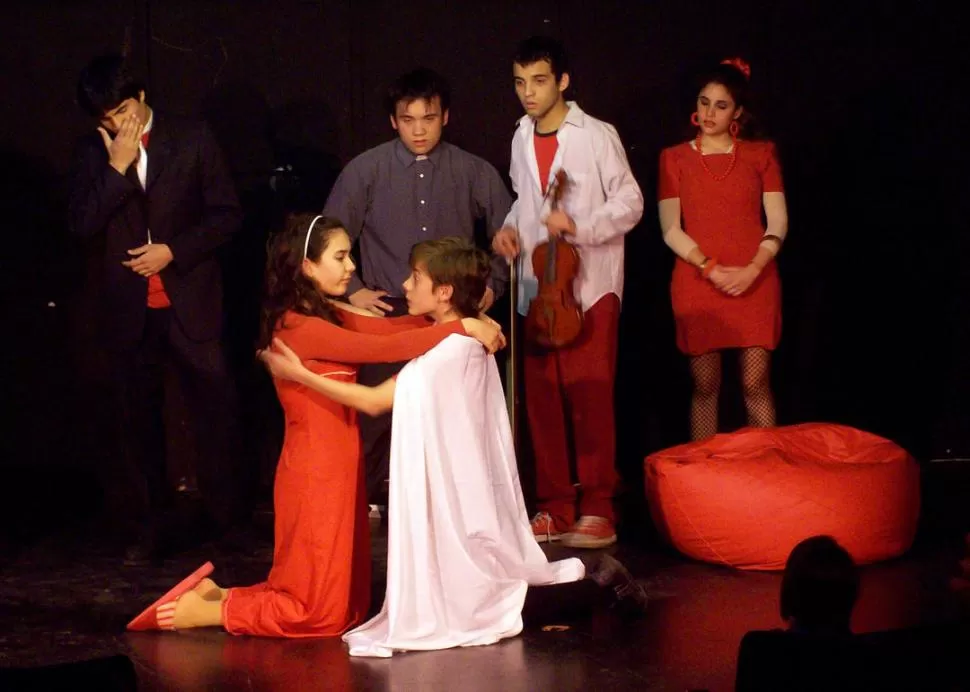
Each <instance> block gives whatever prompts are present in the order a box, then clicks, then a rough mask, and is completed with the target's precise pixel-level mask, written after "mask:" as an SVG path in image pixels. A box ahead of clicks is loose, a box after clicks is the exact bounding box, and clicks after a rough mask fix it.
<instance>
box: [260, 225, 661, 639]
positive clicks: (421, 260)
mask: <svg viewBox="0 0 970 692" xmlns="http://www.w3.org/2000/svg"><path fill="white" fill-rule="evenodd" d="M411 267H412V273H411V275H410V277H409V278H408V279H407V281H406V282H405V284H404V288H405V292H406V295H407V300H408V307H409V311H410V313H411V314H412V315H428V316H430V317H432V318H433V319H434V320H435V321H436V322H439V323H440V322H446V321H450V320H454V319H460V318H461V317H463V316H465V315H477V314H478V305H479V304H480V301H481V298H482V296H483V295H484V292H485V286H486V281H487V278H488V272H489V262H488V257H487V256H486V255H485V253H483V252H482V251H481V250H478V249H477V248H475V247H474V246H473V245H471V244H470V243H468V242H467V241H464V240H460V239H457V238H446V239H442V240H435V241H427V242H424V243H419V244H418V245H416V246H415V247H414V248H413V249H412V253H411ZM275 348H276V351H277V352H276V353H270V354H267V355H265V356H264V360H266V362H267V363H268V364H269V366H270V368H271V369H272V370H273V373H274V374H275V375H277V376H281V377H285V378H289V379H294V380H297V381H299V382H302V383H303V384H306V385H307V386H310V387H312V388H314V389H316V390H317V391H319V392H321V393H322V394H324V395H326V396H328V397H330V398H332V399H334V400H335V401H338V402H340V403H342V404H345V405H348V406H351V407H353V408H356V409H358V410H360V411H362V412H364V413H368V414H377V413H381V412H383V411H386V410H389V409H390V408H391V407H392V406H393V408H394V410H395V415H394V420H393V427H392V431H391V464H390V467H391V469H390V494H389V505H388V511H389V529H388V531H389V534H388V559H387V570H388V574H387V592H386V595H385V599H384V606H383V608H382V609H381V611H380V613H379V614H378V615H377V616H375V617H374V618H373V619H371V620H370V621H368V622H366V623H364V624H363V625H361V626H360V627H357V628H356V629H354V630H352V631H350V632H348V633H347V634H345V635H344V641H346V642H347V644H348V645H349V647H350V654H351V655H352V656H379V657H387V656H391V655H392V653H393V652H394V651H406V650H429V649H444V648H449V647H454V646H480V645H485V644H492V643H494V642H497V641H499V640H501V639H503V638H506V637H512V636H515V635H517V634H518V633H519V632H521V631H522V609H523V605H524V603H525V598H526V592H527V589H528V586H529V585H546V584H562V583H566V582H574V581H578V580H581V579H583V577H584V576H586V568H585V566H584V563H583V561H581V560H580V559H578V558H568V559H565V560H560V561H556V562H549V561H548V560H547V559H546V556H545V554H544V553H543V552H542V549H541V548H540V547H539V544H538V543H536V541H535V538H534V537H533V535H532V530H531V527H530V525H529V518H528V515H527V513H526V508H525V503H524V500H523V496H522V489H521V486H520V485H519V478H518V469H517V466H516V460H515V452H514V447H513V444H512V435H511V428H510V425H509V419H508V412H507V410H506V408H505V397H504V394H503V391H502V385H501V381H500V379H499V375H498V369H497V367H496V364H495V359H494V357H493V356H490V355H488V354H487V353H486V352H485V351H484V350H483V349H482V347H481V345H480V344H479V343H478V342H476V341H475V340H473V339H470V338H468V337H463V336H458V335H452V336H450V337H448V338H447V339H445V340H444V341H443V342H442V343H440V344H439V345H438V346H436V347H435V348H434V349H432V350H431V351H429V352H428V353H427V354H425V355H424V356H421V357H420V358H417V359H415V360H413V361H411V362H410V363H409V364H408V365H407V366H406V367H405V368H404V369H403V370H402V371H401V372H400V374H399V375H398V377H397V378H396V380H395V379H391V380H388V381H386V382H384V383H383V384H381V385H378V386H377V387H367V386H364V385H357V384H350V383H345V382H336V381H332V380H329V379H327V378H325V377H322V376H319V375H315V374H313V373H311V372H310V371H309V370H307V369H305V368H304V367H303V366H302V365H301V364H299V360H298V359H296V357H295V355H293V354H292V352H290V351H289V350H288V349H287V348H286V347H285V345H284V344H282V343H276V344H275ZM595 572H596V573H595V574H592V575H590V576H591V577H592V578H593V579H595V581H596V582H597V583H598V584H600V585H609V586H613V585H614V582H619V587H618V591H617V593H618V595H620V596H621V597H622V596H623V595H625V594H624V593H622V591H623V590H624V589H625V590H626V591H627V592H629V591H630V590H631V589H632V590H633V591H637V593H634V594H632V595H633V600H636V601H642V603H645V601H646V596H645V594H644V593H643V592H642V587H639V585H637V584H636V583H635V581H634V580H633V579H632V577H630V575H629V573H628V572H626V570H625V569H623V567H622V566H621V565H619V563H617V562H616V561H615V560H612V559H611V558H608V557H603V556H601V557H600V558H599V564H598V565H597V569H596V570H595Z"/></svg>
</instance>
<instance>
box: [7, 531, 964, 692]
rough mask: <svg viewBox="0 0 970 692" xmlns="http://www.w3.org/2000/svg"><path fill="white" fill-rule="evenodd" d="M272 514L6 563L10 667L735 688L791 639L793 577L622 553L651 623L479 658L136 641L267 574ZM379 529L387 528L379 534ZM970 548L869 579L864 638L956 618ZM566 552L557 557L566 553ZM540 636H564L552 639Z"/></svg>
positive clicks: (53, 546) (276, 684) (605, 622)
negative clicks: (164, 613) (177, 605)
mask: <svg viewBox="0 0 970 692" xmlns="http://www.w3.org/2000/svg"><path fill="white" fill-rule="evenodd" d="M270 524H271V518H270V517H269V515H264V516H262V517H261V518H260V520H259V521H258V522H257V523H256V524H255V525H254V526H253V527H252V528H250V529H249V530H247V531H246V532H245V534H244V535H242V536H237V537H236V540H237V542H239V544H240V545H245V546H248V547H247V548H246V549H245V550H234V551H231V552H230V551H229V550H228V549H225V548H223V549H222V550H221V551H220V550H216V549H214V548H212V547H208V548H206V547H202V548H198V549H195V550H193V551H191V552H189V553H187V554H184V555H181V556H179V557H178V558H177V559H172V560H168V561H166V562H165V563H164V564H163V565H162V566H161V567H155V568H152V567H147V566H146V567H130V566H124V565H123V564H122V563H121V562H120V561H119V560H118V559H117V558H116V557H114V556H112V554H111V551H110V550H108V549H107V547H105V546H102V545H101V544H100V543H99V541H98V540H97V536H96V535H95V532H96V531H97V529H93V528H86V527H83V526H79V527H76V528H74V529H72V530H68V531H64V532H61V533H59V534H57V535H53V536H48V537H46V538H43V539H41V540H37V541H34V542H33V544H32V545H28V546H22V547H21V548H19V549H18V550H14V551H7V554H6V555H5V556H4V559H3V571H2V582H0V613H2V615H0V668H2V667H22V666H46V665H51V664H55V663H61V662H69V661H78V660H83V659H90V658H96V657H103V656H108V655H110V654H114V653H124V654H127V655H128V656H130V657H131V659H132V660H133V661H134V663H135V667H136V670H137V674H138V679H139V688H140V689H144V690H237V689H245V690H286V692H297V691H301V690H340V689H350V690H463V691H466V692H472V691H476V690H482V691H484V690H488V691H492V690H500V691H501V692H517V691H519V690H529V691H532V690H679V691H683V690H699V689H708V690H730V689H732V688H733V682H734V673H735V664H736V658H737V648H738V643H739V641H740V639H741V637H742V635H743V634H744V633H745V632H746V631H748V630H751V629H757V628H771V627H778V626H780V625H781V622H780V620H779V617H778V611H777V602H778V587H779V582H780V575H778V574H759V573H742V572H735V571H731V570H727V569H720V568H716V567H712V566H707V565H702V564H696V563H691V562H688V561H687V560H685V559H682V558H680V557H678V556H676V555H673V554H670V553H669V552H666V551H664V550H663V549H662V548H659V547H654V548H649V547H642V546H641V547H637V546H632V545H623V546H621V547H620V548H619V549H618V550H617V551H616V554H617V555H618V556H619V557H621V559H623V560H624V561H626V562H627V564H628V565H629V566H630V568H631V570H633V571H634V572H635V573H636V574H637V575H638V576H641V577H643V578H644V579H645V580H646V581H647V582H648V584H649V586H650V589H651V592H652V594H653V596H654V600H653V602H652V603H651V606H650V610H649V613H648V614H647V615H646V616H645V617H643V618H642V619H640V620H637V621H633V622H630V621H627V620H624V619H622V618H620V617H619V616H618V615H617V614H616V613H615V612H613V611H609V610H602V611H597V612H593V613H591V614H589V615H586V616H581V617H578V619H572V620H559V619H552V618H550V619H549V621H548V622H546V623H533V624H532V625H530V626H527V628H526V630H525V631H524V632H523V634H522V635H521V636H519V637H517V638H515V639H513V640H509V641H505V642H502V643H499V644H497V645H494V646H489V647H484V648H477V649H459V650H450V651H441V652H426V653H411V654H401V655H398V656H395V657H394V658H393V659H390V660H362V659H350V658H349V657H348V656H347V655H346V653H345V651H344V648H343V645H342V644H341V642H340V641H339V640H309V641H275V640H267V639H256V638H247V637H232V636H229V635H227V634H224V633H222V632H219V631H194V632H184V633H165V634H160V633H142V634H137V635H136V634H125V633H124V624H125V622H126V621H127V620H128V619H129V618H130V617H131V616H132V615H133V614H135V613H136V612H138V611H139V610H140V609H141V608H142V607H144V606H145V605H147V604H148V603H150V602H151V601H152V600H153V599H154V598H156V597H157V596H158V595H160V594H161V593H162V592H163V591H164V590H166V589H167V588H168V587H170V586H171V585H172V584H174V583H175V582H176V581H178V580H179V579H181V578H182V577H183V576H184V575H185V574H187V573H188V572H190V571H191V570H192V569H194V568H195V567H196V566H198V564H200V563H201V562H203V561H204V560H206V559H211V560H212V561H213V562H214V563H215V564H216V573H215V575H214V576H215V578H216V579H217V581H219V583H221V584H227V585H232V584H248V583H251V582H254V581H258V580H260V579H261V578H263V577H264V576H265V574H266V571H267V569H268V567H269V564H270V558H271V551H272V536H271V530H270ZM375 526H376V525H375ZM960 547H961V546H960V536H959V534H958V533H956V532H954V533H953V535H952V536H946V535H943V534H938V535H937V536H936V537H935V538H933V539H932V540H930V539H927V538H925V537H924V538H921V539H920V540H919V541H918V542H917V545H916V546H915V547H914V549H913V550H912V551H911V552H910V553H909V554H908V555H907V556H906V557H904V558H902V559H899V560H895V561H892V562H889V563H884V564H880V565H874V566H870V567H866V568H865V569H864V571H863V588H862V597H861V601H860V603H859V605H858V608H857V610H856V616H855V619H854V628H855V630H856V631H858V632H866V631H874V630H880V629H889V628H900V627H907V626H910V625H916V624H929V623H939V622H945V621H950V620H952V619H953V618H954V617H955V616H956V615H957V614H959V613H960V612H961V608H962V607H964V606H965V604H961V603H960V602H959V601H958V600H957V599H956V597H955V596H954V595H953V594H952V593H950V592H949V591H948V590H947V588H946V582H947V579H948V578H949V577H950V576H951V575H952V574H953V573H954V571H955V569H956V561H957V560H958V559H959V557H960ZM374 549H375V563H376V565H377V567H378V568H379V569H378V570H377V575H378V576H377V578H376V579H375V585H374V586H375V590H376V591H377V592H378V593H382V592H383V585H382V584H381V583H378V580H383V574H382V572H383V563H384V559H385V555H386V533H385V532H384V531H383V530H381V529H380V527H376V531H375V538H374ZM564 552H565V551H564V550H563V549H560V548H557V549H555V550H554V551H553V553H551V554H554V555H555V556H559V555H562V554H563V553H564ZM542 624H549V625H556V624H566V625H568V626H569V629H567V630H565V631H545V630H544V629H543V628H542Z"/></svg>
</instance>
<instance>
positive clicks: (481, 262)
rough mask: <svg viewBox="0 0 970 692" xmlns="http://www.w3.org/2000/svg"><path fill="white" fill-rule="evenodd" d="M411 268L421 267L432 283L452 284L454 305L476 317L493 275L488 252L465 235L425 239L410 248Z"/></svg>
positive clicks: (456, 309)
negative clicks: (462, 236)
mask: <svg viewBox="0 0 970 692" xmlns="http://www.w3.org/2000/svg"><path fill="white" fill-rule="evenodd" d="M409 263H410V265H411V269H415V268H417V267H418V266H420V267H421V268H422V269H424V271H425V272H427V274H428V276H430V277H431V283H432V285H433V286H434V287H435V288H437V287H438V286H451V290H452V294H451V306H452V308H454V309H455V312H457V313H458V314H459V315H460V316H462V317H475V316H476V315H478V313H479V305H480V304H481V302H482V298H483V297H484V296H485V289H486V288H487V286H488V277H489V275H490V274H491V266H490V265H489V260H488V255H486V254H485V253H484V252H483V251H482V250H480V249H478V248H477V247H475V246H474V245H473V244H472V243H471V242H469V241H468V240H465V239H464V238H456V237H450V238H441V239H438V240H425V241H423V242H420V243H418V244H416V245H415V246H414V247H412V248H411V257H410V260H409Z"/></svg>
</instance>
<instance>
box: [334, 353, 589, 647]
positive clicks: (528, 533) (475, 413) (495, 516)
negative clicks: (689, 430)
mask: <svg viewBox="0 0 970 692" xmlns="http://www.w3.org/2000/svg"><path fill="white" fill-rule="evenodd" d="M388 512H389V517H388V524H389V526H388V555H387V592H386V595H385V599H384V607H383V608H382V609H381V612H380V613H379V614H378V615H377V616H375V617H374V618H373V619H371V620H369V621H368V622H366V623H364V624H363V625H360V626H359V627H357V628H356V629H354V630H352V631H350V632H348V633H347V634H345V635H344V636H343V639H344V641H345V642H346V643H347V644H348V645H349V647H350V655H351V656H378V657H388V656H391V655H392V654H393V652H395V651H408V650H430V649H445V648H449V647H454V646H482V645H486V644H493V643H495V642H497V641H499V640H500V639H503V638H506V637H513V636H515V635H517V634H518V633H519V632H521V631H522V605H523V603H524V601H525V594H526V589H527V587H528V585H530V584H533V585H539V584H558V583H563V582H569V581H575V580H578V579H582V578H583V576H584V575H585V570H584V567H583V563H582V562H581V561H580V560H579V559H577V558H569V559H566V560H560V561H558V562H549V561H548V560H547V559H546V556H545V554H544V553H543V552H542V549H541V548H540V547H539V544H538V543H536V540H535V538H534V536H533V534H532V529H531V528H530V526H529V517H528V515H527V514H526V509H525V502H524V501H523V497H522V488H521V486H520V485H519V474H518V468H517V466H516V460H515V451H514V447H513V445H512V431H511V428H510V426H509V417H508V411H507V409H506V405H505V396H504V394H503V391H502V384H501V381H500V380H499V375H498V368H497V367H496V365H495V358H494V357H492V356H489V355H488V354H487V353H485V351H484V350H483V349H482V347H481V345H480V344H479V343H478V342H477V341H475V340H473V339H471V338H469V337H465V336H458V335H452V336H450V337H448V338H447V339H445V340H444V341H443V342H441V343H440V344H439V345H438V346H436V347H435V348H434V349H432V350H431V351H429V352H428V353H426V354H425V355H423V356H421V357H420V358H417V359H416V360H413V361H411V362H410V363H409V364H408V365H407V366H406V367H405V368H404V369H403V370H402V371H401V373H400V374H399V375H398V378H397V386H396V389H395V395H394V420H393V426H392V429H391V459H390V494H389V500H388Z"/></svg>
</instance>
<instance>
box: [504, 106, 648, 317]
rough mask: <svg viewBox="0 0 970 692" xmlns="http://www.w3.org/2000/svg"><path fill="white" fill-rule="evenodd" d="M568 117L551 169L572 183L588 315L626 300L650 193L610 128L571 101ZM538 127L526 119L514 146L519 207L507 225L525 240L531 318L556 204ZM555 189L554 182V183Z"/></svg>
mask: <svg viewBox="0 0 970 692" xmlns="http://www.w3.org/2000/svg"><path fill="white" fill-rule="evenodd" d="M568 105H569V112H568V113H567V114H566V118H565V120H563V122H562V125H560V126H559V131H558V133H557V135H556V138H557V140H558V142H559V145H558V149H557V151H556V157H555V158H554V159H553V161H552V166H550V169H549V179H550V180H552V179H553V178H554V177H555V175H556V173H557V172H558V171H559V169H564V170H565V171H566V174H567V175H568V177H569V186H568V188H567V189H566V191H565V194H564V196H563V199H562V200H561V201H560V203H559V207H560V209H562V210H563V211H564V212H566V214H568V215H569V216H570V217H571V218H572V219H573V221H574V222H575V224H576V235H575V236H566V237H567V239H569V240H571V241H573V242H574V243H575V244H576V246H577V249H578V250H579V256H580V270H579V276H577V277H576V282H575V284H574V289H575V294H576V299H577V300H578V301H579V303H580V305H581V306H582V309H583V311H586V310H589V308H591V307H592V306H593V305H594V304H595V303H596V301H597V300H599V299H600V298H602V297H603V296H605V295H606V294H608V293H615V294H616V296H617V297H618V298H622V297H623V236H624V235H625V234H626V233H627V232H628V231H629V230H630V229H631V228H633V227H634V226H635V225H636V224H637V222H638V221H639V220H640V217H641V216H643V193H642V192H641V191H640V186H639V185H638V184H637V181H636V180H635V179H634V177H633V173H632V171H631V170H630V164H629V163H628V162H627V158H626V152H625V151H624V150H623V145H622V143H621V142H620V137H619V135H618V134H617V132H616V128H614V127H613V126H612V125H610V124H609V123H605V122H603V121H602V120H597V119H596V118H594V117H592V116H590V115H587V114H586V113H584V112H583V111H582V110H581V109H580V108H579V106H577V105H576V103H575V102H573V101H569V102H568ZM534 134H535V121H534V120H533V119H532V118H531V117H529V116H524V117H523V118H521V119H520V120H519V125H518V129H517V130H516V132H515V135H514V136H513V138H512V163H511V167H510V171H509V175H510V177H511V178H512V187H513V189H514V190H515V192H516V194H517V195H518V199H517V200H516V201H515V203H514V204H513V205H512V208H511V210H510V211H509V213H508V215H507V216H506V218H505V225H506V226H511V227H513V228H515V229H517V230H518V232H519V243H520V246H521V250H522V252H521V254H520V255H519V260H518V261H519V265H518V268H519V296H518V298H519V311H520V312H521V313H522V314H523V315H525V314H527V313H528V310H529V303H530V302H531V300H532V299H533V298H534V297H535V296H536V293H537V292H538V282H537V280H536V277H535V273H534V272H533V271H532V250H533V248H535V246H536V245H538V244H539V243H541V242H543V241H546V240H548V239H549V231H548V230H547V229H546V226H545V224H544V223H543V222H544V220H545V218H546V217H547V216H548V215H549V211H550V208H549V200H548V199H545V198H544V196H543V190H544V189H545V188H546V185H545V184H542V185H540V181H539V164H538V162H537V161H536V153H535V145H534V144H533V135H534ZM547 182H548V181H547Z"/></svg>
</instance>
